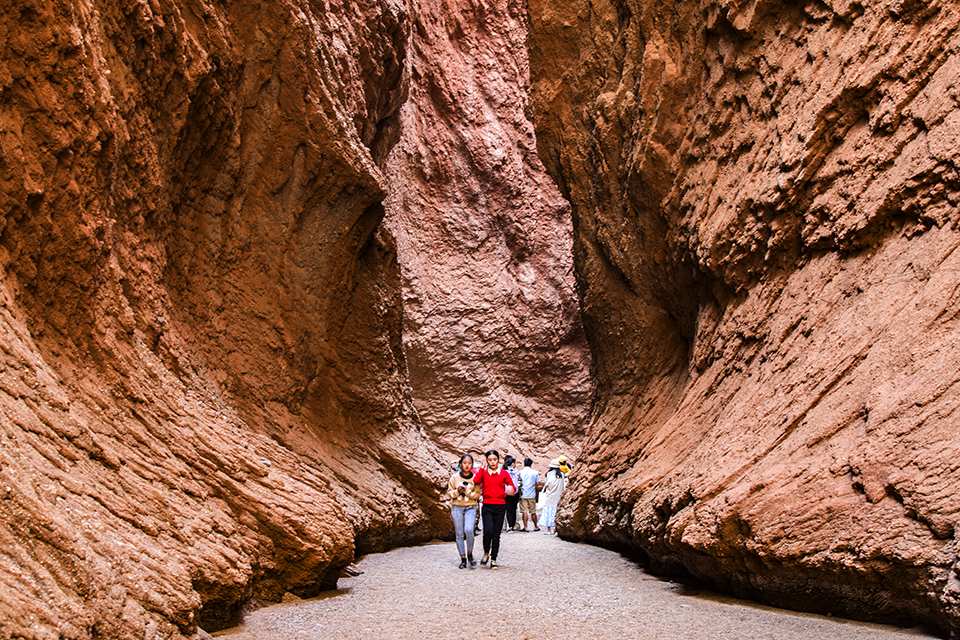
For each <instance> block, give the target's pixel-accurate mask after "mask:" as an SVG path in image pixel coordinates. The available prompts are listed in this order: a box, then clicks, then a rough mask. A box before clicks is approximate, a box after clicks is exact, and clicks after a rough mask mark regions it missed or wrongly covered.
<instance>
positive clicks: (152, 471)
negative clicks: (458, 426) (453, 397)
mask: <svg viewBox="0 0 960 640" xmlns="http://www.w3.org/2000/svg"><path fill="white" fill-rule="evenodd" d="M407 12H408V8H407V7H406V6H405V5H404V4H403V3H379V2H374V1H371V2H359V3H357V2H349V3H336V2H334V3H327V2H297V1H294V0H290V1H278V2H273V3H268V4H261V3H259V2H235V3H228V4H223V3H212V2H205V1H203V0H195V1H191V0H186V1H182V2H180V1H178V2H170V1H165V0H160V1H155V0H152V1H151V2H146V1H138V0H128V1H124V2H100V1H93V2H88V1H83V0H76V1H74V2H60V3H40V2H33V1H31V0H12V1H11V2H7V3H5V4H4V7H3V9H2V10H0V48H2V52H0V132H2V137H0V165H2V170H0V181H2V191H0V220H2V223H0V225H2V226H0V261H2V264H3V267H4V269H5V271H4V274H5V275H4V278H3V280H2V287H0V298H2V309H0V332H2V335H3V338H2V340H0V347H2V352H0V363H2V372H0V407H2V412H0V442H2V446H0V540H2V544H3V548H4V552H3V554H2V555H0V636H3V637H24V638H28V637H29V638H41V637H62V638H88V637H93V636H97V637H111V638H113V637H115V638H121V637H136V638H148V639H152V638H175V637H180V635H181V634H185V635H190V634H191V633H193V632H194V630H195V628H196V625H197V624H198V623H200V624H201V626H203V627H205V628H207V629H208V630H210V629H213V628H216V627H217V626H220V625H222V624H224V623H226V621H227V618H228V617H229V615H230V613H231V612H232V611H233V610H234V609H235V608H236V607H237V606H238V605H239V604H240V603H241V602H243V601H245V600H247V599H249V598H271V599H277V598H279V597H280V596H281V595H282V594H283V593H284V592H285V591H287V590H290V591H294V592H296V593H301V594H307V593H313V592H316V591H317V590H318V589H321V588H328V587H330V586H332V585H333V584H334V582H335V581H336V578H337V576H338V573H339V571H340V570H341V568H342V567H344V566H345V565H346V564H347V563H349V562H350V560H351V559H352V557H353V554H354V550H355V548H356V549H357V550H358V551H361V552H363V551H369V550H371V549H376V548H381V547H383V546H385V545H393V544H400V543H404V542H413V541H419V540H425V539H429V538H431V537H434V536H436V535H438V534H442V533H446V531H447V529H448V528H449V523H448V516H446V515H444V513H443V512H442V510H440V509H439V508H438V506H437V504H436V501H435V498H436V494H435V490H434V487H435V485H436V483H437V482H438V481H439V479H440V478H441V476H442V475H444V474H445V473H446V470H445V469H444V465H445V464H446V460H445V457H444V456H441V455H440V453H439V451H438V449H437V448H436V447H435V446H434V445H433V444H432V443H431V442H430V441H429V440H427V439H426V438H425V437H424V436H423V435H421V432H420V430H419V424H418V422H417V418H416V413H415V410H414V408H413V403H412V397H411V395H410V393H409V391H408V387H407V386H406V382H405V370H406V365H405V363H404V355H403V350H402V345H401V312H400V305H401V299H400V297H399V295H398V292H399V290H400V288H399V278H400V273H399V269H398V266H397V262H396V247H395V245H394V242H393V240H392V238H391V236H390V234H389V233H388V232H386V231H384V230H383V229H379V228H378V225H379V223H380V221H381V218H382V216H383V207H382V205H381V202H382V199H383V197H384V195H385V192H386V180H385V178H384V175H383V173H382V170H381V166H382V165H383V162H384V159H385V157H386V154H387V152H388V151H389V149H390V147H391V146H392V145H393V144H394V143H395V142H396V140H397V139H398V124H399V121H398V109H399V106H400V105H401V103H402V102H403V101H404V99H405V97H406V84H405V80H404V76H403V66H404V58H405V56H406V55H407V40H408V37H409V16H408V13H407Z"/></svg>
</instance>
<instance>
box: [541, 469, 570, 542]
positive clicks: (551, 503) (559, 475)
mask: <svg viewBox="0 0 960 640" xmlns="http://www.w3.org/2000/svg"><path fill="white" fill-rule="evenodd" d="M566 488H567V476H565V475H564V474H563V472H562V471H560V461H559V460H558V459H556V458H554V459H553V460H551V461H550V467H549V468H548V469H547V475H546V478H545V479H544V481H543V511H542V513H541V515H540V521H541V523H542V524H543V526H544V527H546V529H547V533H556V526H557V505H558V504H560V496H561V495H562V494H563V490H564V489H566Z"/></svg>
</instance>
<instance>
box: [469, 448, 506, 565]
mask: <svg viewBox="0 0 960 640" xmlns="http://www.w3.org/2000/svg"><path fill="white" fill-rule="evenodd" d="M486 462H487V463H486V465H485V466H483V467H481V468H480V470H479V471H477V473H476V474H475V475H474V476H473V482H474V484H478V485H480V486H481V489H482V495H483V508H482V509H481V510H480V518H481V519H482V520H483V559H482V560H481V561H480V564H481V565H486V564H487V561H489V562H490V568H491V569H496V568H497V556H498V555H499V554H500V534H501V533H502V531H501V529H503V516H504V515H505V514H506V511H507V504H506V497H507V496H508V495H515V494H516V493H517V487H516V485H514V484H513V478H511V477H510V474H509V473H507V472H506V471H505V470H504V469H503V468H502V467H501V466H500V454H499V453H498V452H497V451H496V449H491V450H490V451H487V453H486Z"/></svg>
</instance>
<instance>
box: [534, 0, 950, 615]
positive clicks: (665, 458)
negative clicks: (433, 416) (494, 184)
mask: <svg viewBox="0 0 960 640" xmlns="http://www.w3.org/2000/svg"><path fill="white" fill-rule="evenodd" d="M530 13H531V39H530V51H531V54H530V55H531V69H532V77H533V86H532V95H533V97H532V104H533V108H534V111H535V114H536V121H537V136H538V140H539V143H540V150H541V158H542V159H543V160H544V163H545V165H546V166H547V168H548V170H550V171H551V173H552V174H553V175H554V176H555V177H556V179H557V181H558V183H559V184H560V185H561V190H562V191H563V192H564V194H565V195H566V196H568V197H569V198H570V200H571V202H572V205H573V215H574V223H575V232H574V233H575V238H574V246H575V260H576V266H577V274H578V278H579V283H580V291H581V300H582V305H583V312H584V323H585V327H586V330H587V334H588V338H589V340H590V342H591V345H592V347H593V351H594V354H595V356H596V362H595V365H596V369H597V376H598V379H597V385H598V401H599V407H598V413H597V417H596V419H595V420H594V421H593V423H592V425H591V427H590V432H589V434H588V437H587V442H586V444H585V448H584V454H583V455H584V459H585V461H586V462H587V463H588V464H586V465H583V466H582V467H581V469H579V470H578V471H577V472H576V474H575V476H574V477H575V481H574V483H573V485H572V491H571V492H569V494H568V498H567V500H566V501H565V507H564V509H562V514H563V512H565V513H566V516H565V520H566V523H565V524H564V525H563V526H562V527H561V530H562V532H563V534H564V535H567V536H571V537H577V538H581V539H585V540H589V541H592V542H599V543H604V544H612V545H613V544H615V545H625V546H629V547H632V548H634V549H637V550H641V551H642V552H644V553H646V554H647V556H648V557H649V559H650V560H651V562H652V563H653V564H655V565H657V566H660V567H663V568H665V569H666V568H677V567H681V566H682V567H683V568H685V569H686V570H688V571H690V572H691V573H693V574H694V575H696V576H699V577H701V578H705V579H708V580H710V581H712V582H714V583H715V584H717V585H719V586H722V587H724V588H726V589H729V590H732V591H734V592H737V593H740V594H745V595H749V596H752V597H758V598H761V599H763V600H765V601H767V602H773V603H776V604H780V605H785V606H790V607H796V608H804V609H815V610H821V611H835V612H841V613H845V614H847V615H857V616H866V617H872V618H889V619H895V620H901V621H904V620H913V621H918V620H919V621H923V622H925V623H927V624H930V625H932V626H935V627H937V628H940V629H949V628H952V629H954V630H956V629H958V628H960V578H958V576H957V573H956V571H957V569H956V566H955V565H956V558H957V535H958V533H957V528H956V522H957V518H958V515H960V498H958V496H957V495H956V491H955V489H956V487H957V486H958V485H960V463H958V460H960V438H958V436H957V429H956V422H957V419H958V417H960V386H958V382H960V348H958V347H957V345H958V344H960V321H958V317H960V299H958V297H957V285H958V282H960V280H958V276H957V274H958V269H960V252H958V251H957V249H958V246H960V232H958V230H957V222H958V215H957V214H958V212H957V204H958V198H960V176H958V172H957V170H958V154H960V105H958V100H960V91H958V90H960V86H958V78H960V56H958V48H960V33H958V28H960V13H958V10H957V7H956V5H955V4H954V3H949V2H938V1H936V0H934V1H933V2H925V3H920V2H902V1H899V0H897V1H892V0H889V1H881V2H871V3H858V2H847V1H841V0H827V1H825V2H817V1H804V2H799V3H794V2H776V1H765V0H753V1H750V2H730V1H724V0H720V1H714V2H652V1H646V0H625V1H623V2H614V3H610V2H604V1H603V0H600V1H596V2H594V1H591V2H586V1H582V2H570V3H561V4H559V5H558V4H557V3H552V2H545V1H543V0H531V2H530ZM562 519H564V516H563V515H562Z"/></svg>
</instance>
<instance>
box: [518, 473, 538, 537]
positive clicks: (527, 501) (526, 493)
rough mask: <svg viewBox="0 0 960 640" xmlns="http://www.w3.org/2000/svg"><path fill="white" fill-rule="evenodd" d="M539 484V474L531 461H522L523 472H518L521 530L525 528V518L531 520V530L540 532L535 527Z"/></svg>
mask: <svg viewBox="0 0 960 640" xmlns="http://www.w3.org/2000/svg"><path fill="white" fill-rule="evenodd" d="M539 484H540V472H539V471H537V470H536V469H534V468H533V460H531V459H530V458H525V459H524V460H523V470H522V471H520V517H521V518H522V519H523V529H520V531H529V529H528V528H527V517H528V516H529V517H530V518H531V519H532V520H533V530H534V531H540V527H539V526H537V485H539Z"/></svg>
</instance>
